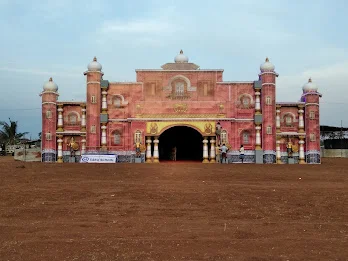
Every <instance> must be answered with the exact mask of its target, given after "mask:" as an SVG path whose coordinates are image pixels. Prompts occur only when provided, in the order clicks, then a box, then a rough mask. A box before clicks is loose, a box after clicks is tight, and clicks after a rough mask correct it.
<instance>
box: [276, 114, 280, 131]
mask: <svg viewBox="0 0 348 261" xmlns="http://www.w3.org/2000/svg"><path fill="white" fill-rule="evenodd" d="M276 113H277V114H276V128H277V132H279V131H280V110H279V109H277V110H276Z"/></svg>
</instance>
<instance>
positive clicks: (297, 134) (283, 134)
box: [276, 131, 306, 136]
mask: <svg viewBox="0 0 348 261" xmlns="http://www.w3.org/2000/svg"><path fill="white" fill-rule="evenodd" d="M276 135H277V136H306V133H303V132H292V131H289V132H278V133H277V134H276Z"/></svg>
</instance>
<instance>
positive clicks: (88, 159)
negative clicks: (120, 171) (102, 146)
mask: <svg viewBox="0 0 348 261" xmlns="http://www.w3.org/2000/svg"><path fill="white" fill-rule="evenodd" d="M116 161H117V155H82V156H81V159H80V163H116Z"/></svg>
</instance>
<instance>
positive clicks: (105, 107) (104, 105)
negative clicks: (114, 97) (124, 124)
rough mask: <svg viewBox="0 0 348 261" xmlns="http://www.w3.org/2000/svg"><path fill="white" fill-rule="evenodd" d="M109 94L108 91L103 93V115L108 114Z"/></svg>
mask: <svg viewBox="0 0 348 261" xmlns="http://www.w3.org/2000/svg"><path fill="white" fill-rule="evenodd" d="M107 94H108V92H107V91H102V113H106V111H107V109H108V105H107V102H106V95H107Z"/></svg>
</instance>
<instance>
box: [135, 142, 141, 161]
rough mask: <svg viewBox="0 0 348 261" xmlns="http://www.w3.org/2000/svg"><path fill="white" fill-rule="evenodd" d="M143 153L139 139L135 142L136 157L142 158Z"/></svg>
mask: <svg viewBox="0 0 348 261" xmlns="http://www.w3.org/2000/svg"><path fill="white" fill-rule="evenodd" d="M140 153H141V142H139V141H137V142H136V143H135V157H137V158H140Z"/></svg>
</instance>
